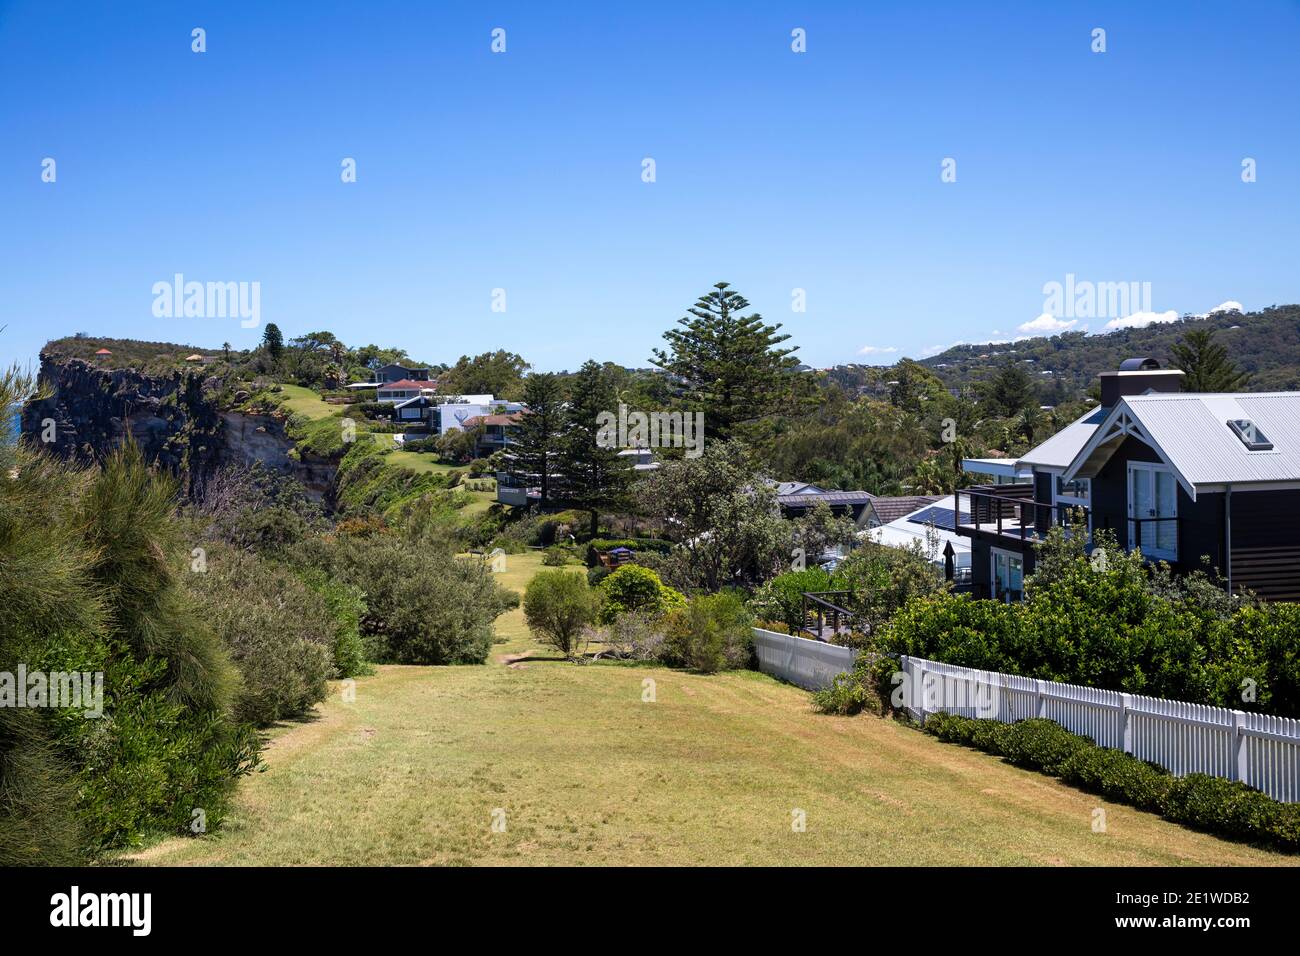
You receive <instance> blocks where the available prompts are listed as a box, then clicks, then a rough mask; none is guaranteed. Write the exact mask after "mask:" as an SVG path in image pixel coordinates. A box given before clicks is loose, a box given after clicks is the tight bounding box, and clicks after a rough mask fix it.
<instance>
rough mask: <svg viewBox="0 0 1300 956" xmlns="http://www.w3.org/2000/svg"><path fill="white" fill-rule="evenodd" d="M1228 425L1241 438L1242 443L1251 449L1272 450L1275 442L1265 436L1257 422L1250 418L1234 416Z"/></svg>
mask: <svg viewBox="0 0 1300 956" xmlns="http://www.w3.org/2000/svg"><path fill="white" fill-rule="evenodd" d="M1228 427H1229V428H1231V429H1232V433H1233V434H1234V435H1236V436H1237V437H1238V438H1239V439H1241V443H1242V444H1243V445H1245V446H1246V448H1247V450H1249V451H1272V450H1273V443H1272V442H1271V441H1269V440H1268V438H1266V437H1265V435H1264V433H1263V432H1262V431H1260V430H1259V429H1258V428H1257V427H1256V426H1255V423H1254V422H1252V421H1251V420H1250V419H1249V418H1234V419H1232V420H1231V421H1229V422H1228Z"/></svg>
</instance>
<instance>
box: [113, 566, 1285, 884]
mask: <svg viewBox="0 0 1300 956" xmlns="http://www.w3.org/2000/svg"><path fill="white" fill-rule="evenodd" d="M540 562H541V556H540V555H539V554H536V553H530V554H527V555H510V556H509V557H508V565H507V568H508V569H507V571H506V572H505V574H503V575H502V576H501V579H502V583H504V584H506V585H507V586H509V587H514V588H516V589H519V590H522V588H523V586H524V585H525V584H526V582H527V580H528V579H530V578H531V576H532V575H533V574H534V573H536V571H537V569H538V568H539V567H540V566H541V564H540ZM580 570H581V569H579V568H577V567H575V568H574V571H575V572H580ZM498 633H499V636H500V637H501V638H503V639H504V643H503V644H500V645H497V646H496V648H494V652H493V657H494V660H493V662H492V663H490V664H488V665H487V666H486V667H443V668H428V667H399V666H385V667H381V668H379V671H378V673H377V674H376V675H375V676H373V677H370V678H363V679H361V680H359V681H358V682H357V699H356V702H355V703H352V704H345V703H343V702H342V700H341V699H340V695H339V694H338V693H337V691H335V692H334V693H332V694H331V696H330V697H329V699H328V700H327V701H326V702H325V703H324V704H322V705H321V706H320V708H319V717H318V719H315V720H313V721H310V722H306V723H301V724H292V725H288V726H285V727H281V728H278V729H277V730H276V731H275V732H274V739H273V741H272V743H271V746H270V748H269V751H268V753H267V755H266V759H267V762H268V764H269V767H270V769H269V770H268V771H267V772H266V773H263V774H258V775H256V776H255V777H253V778H252V779H250V780H248V781H245V782H244V783H243V784H242V785H241V792H240V797H239V801H238V806H237V809H236V812H235V813H234V814H233V816H232V818H231V820H230V821H229V822H228V823H227V825H226V827H225V828H224V830H223V831H222V832H221V833H218V834H214V835H211V836H208V837H204V838H201V839H179V838H178V839H169V840H167V841H165V842H163V843H161V844H159V845H157V846H154V847H152V848H149V849H147V850H144V851H142V852H140V853H138V854H136V855H135V859H137V860H139V861H141V862H147V863H160V864H271V865H275V864H342V865H350V864H399V865H401V864H546V863H555V864H559V863H564V864H573V863H579V864H583V863H586V864H695V863H701V864H703V863H711V864H796V865H797V864H854V865H861V864H1031V865H1062V864H1114V865H1123V866H1138V865H1146V864H1181V863H1187V864H1193V863H1194V864H1204V865H1229V864H1268V863H1293V862H1294V859H1293V858H1289V857H1282V856H1278V855H1275V854H1271V853H1268V852H1265V851H1261V850H1257V849H1253V848H1251V847H1246V846H1242V845H1239V844H1234V843H1229V842H1226V841H1223V840H1219V839H1217V838H1215V837H1212V836H1208V835H1204V834H1199V833H1195V832H1192V831H1189V830H1186V829H1183V828H1181V827H1178V826H1175V825H1174V824H1170V823H1167V822H1165V821H1163V820H1160V819H1159V818H1157V817H1155V816H1153V815H1151V814H1146V813H1140V812H1138V811H1135V810H1132V809H1129V808H1126V807H1122V806H1116V805H1113V804H1108V803H1106V802H1105V801H1102V800H1100V799H1098V798H1096V797H1094V796H1091V795H1088V794H1085V793H1082V792H1080V791H1077V790H1074V789H1072V788H1070V787H1067V786H1064V785H1062V784H1060V783H1059V782H1057V781H1055V780H1052V779H1050V778H1048V777H1044V776H1042V775H1040V774H1036V773H1031V772H1028V771H1024V770H1019V769H1017V768H1014V767H1011V766H1009V765H1007V764H1004V763H1002V762H1001V761H999V760H997V759H996V758H994V757H990V756H988V755H985V754H981V753H977V752H974V751H970V750H966V749H964V748H960V747H955V746H952V745H949V744H943V743H940V742H938V741H936V740H934V739H933V738H931V737H928V736H926V735H924V734H921V733H918V732H916V731H914V730H910V729H908V728H906V727H904V726H902V725H899V724H897V723H894V722H892V721H887V720H880V719H878V718H873V717H851V718H841V717H824V716H819V715H817V714H814V713H813V712H812V711H811V709H810V707H809V700H808V695H807V694H806V693H804V692H802V691H800V690H798V689H796V688H793V687H790V686H787V685H784V684H780V683H778V682H776V681H774V680H772V679H770V678H768V677H765V676H763V675H760V674H755V673H751V672H742V673H730V674H722V675H716V676H701V675H695V674H687V673H681V672H677V671H670V670H666V669H662V668H656V667H645V666H639V665H636V666H627V665H618V664H594V665H585V666H583V665H574V664H568V663H563V662H559V661H554V660H548V659H546V658H548V657H550V655H549V654H547V653H546V652H542V651H539V650H537V649H536V647H535V646H534V644H533V642H532V640H531V637H530V636H529V635H528V632H527V630H526V628H525V627H524V624H523V614H522V611H519V610H516V611H512V612H510V613H508V614H506V615H503V616H502V618H501V619H500V620H499V621H498ZM507 654H508V655H511V656H513V655H518V654H524V655H527V656H526V657H525V659H524V660H522V661H518V662H516V663H514V664H512V665H509V666H507V665H506V664H504V663H502V662H501V658H502V657H503V656H504V655H507ZM647 679H650V680H653V681H654V682H655V690H656V701H655V702H653V703H646V702H643V701H642V694H643V687H644V684H643V682H644V681H645V680H647ZM1099 806H1100V807H1105V808H1106V813H1107V831H1106V832H1105V833H1094V832H1093V831H1092V818H1093V810H1094V808H1096V807H1099ZM497 809H502V810H504V811H505V820H506V831H505V832H504V833H500V832H493V831H492V828H491V823H492V820H493V811H494V810H497ZM795 809H801V810H803V811H805V812H806V814H807V830H806V832H802V833H796V832H793V831H792V829H791V820H792V811H793V810H795Z"/></svg>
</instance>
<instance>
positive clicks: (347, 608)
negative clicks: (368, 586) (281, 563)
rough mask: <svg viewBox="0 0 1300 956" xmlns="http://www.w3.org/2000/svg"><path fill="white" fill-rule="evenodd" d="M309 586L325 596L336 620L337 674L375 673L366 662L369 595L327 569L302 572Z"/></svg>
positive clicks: (334, 655) (334, 625)
mask: <svg viewBox="0 0 1300 956" xmlns="http://www.w3.org/2000/svg"><path fill="white" fill-rule="evenodd" d="M301 577H302V579H303V581H304V582H305V583H306V585H307V586H308V587H309V588H311V589H312V590H313V591H315V592H316V593H317V594H319V595H320V596H321V598H322V599H323V600H324V601H325V606H326V608H327V609H328V611H329V615H330V618H331V620H332V621H333V630H334V641H333V648H332V649H333V658H334V675H333V676H334V677H360V676H362V675H364V674H371V673H374V668H373V667H371V666H370V664H369V663H368V662H367V661H366V653H365V641H364V640H363V638H362V636H361V619H362V618H363V617H364V616H365V613H366V595H365V592H364V591H362V590H361V588H359V587H357V586H356V585H354V584H344V583H343V582H341V581H333V580H331V579H330V578H328V577H327V576H326V575H325V574H324V573H323V572H321V571H318V570H313V569H308V570H305V571H303V572H301Z"/></svg>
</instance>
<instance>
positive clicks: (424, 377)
mask: <svg viewBox="0 0 1300 956" xmlns="http://www.w3.org/2000/svg"><path fill="white" fill-rule="evenodd" d="M403 379H409V380H410V381H413V382H427V381H429V370H428V369H427V368H407V367H406V366H405V365H397V364H389V365H385V366H383V367H382V368H379V369H377V370H376V371H375V381H376V382H378V383H379V384H381V385H383V384H387V383H388V382H400V381H402V380H403Z"/></svg>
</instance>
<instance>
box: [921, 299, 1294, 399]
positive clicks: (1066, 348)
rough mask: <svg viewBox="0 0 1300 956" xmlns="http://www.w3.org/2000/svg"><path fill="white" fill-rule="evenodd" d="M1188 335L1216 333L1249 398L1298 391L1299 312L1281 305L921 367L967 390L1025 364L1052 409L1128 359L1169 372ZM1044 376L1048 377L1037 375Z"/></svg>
mask: <svg viewBox="0 0 1300 956" xmlns="http://www.w3.org/2000/svg"><path fill="white" fill-rule="evenodd" d="M1194 328H1210V329H1214V330H1215V340H1216V341H1218V342H1219V343H1221V344H1222V345H1224V346H1225V347H1226V348H1227V349H1228V353H1229V355H1231V357H1232V359H1233V361H1234V362H1236V363H1237V364H1238V365H1239V366H1241V367H1242V368H1244V369H1246V370H1247V371H1249V372H1251V373H1252V376H1253V377H1252V378H1251V381H1250V384H1249V386H1248V388H1249V389H1250V390H1251V391H1300V305H1280V306H1274V307H1272V308H1269V309H1265V310H1264V311H1262V312H1248V313H1244V314H1243V313H1239V312H1228V313H1218V314H1215V315H1212V316H1210V317H1209V318H1204V319H1193V318H1188V319H1183V320H1181V321H1178V322H1170V323H1166V324H1163V325H1149V326H1147V327H1146V328H1142V329H1123V330H1120V331H1117V332H1110V333H1107V334H1105V335H1089V334H1087V333H1085V332H1067V333H1064V334H1063V335H1054V336H1052V337H1051V338H1035V339H1023V340H1021V341H1019V342H1010V343H999V344H992V343H990V344H987V345H958V346H955V347H953V348H950V349H948V350H947V351H946V352H942V353H940V354H939V355H935V356H932V357H930V358H927V359H924V360H923V364H925V365H927V366H929V367H930V368H932V369H933V370H934V371H935V374H937V375H938V376H939V377H940V378H941V379H943V381H944V384H946V385H947V386H948V387H950V388H961V387H964V386H967V385H971V384H973V383H975V382H977V381H979V380H980V379H981V378H983V377H984V376H985V375H987V374H988V373H989V372H990V371H991V370H993V369H994V368H996V367H998V366H999V365H1001V364H1003V363H1004V362H1007V361H1009V360H1012V359H1014V360H1016V361H1028V360H1032V361H1030V362H1029V364H1030V365H1031V366H1032V367H1033V369H1034V371H1035V372H1036V373H1038V377H1039V379H1040V380H1041V381H1042V382H1043V383H1044V395H1045V398H1046V399H1047V400H1048V401H1049V403H1051V404H1056V403H1059V402H1061V401H1066V400H1068V399H1070V398H1077V397H1079V396H1080V395H1082V393H1083V392H1084V391H1086V390H1087V388H1088V387H1089V386H1091V385H1093V384H1094V383H1095V382H1096V381H1097V374H1098V373H1099V372H1104V371H1108V370H1111V369H1115V368H1118V367H1119V363H1120V362H1121V361H1123V360H1124V359H1126V358H1130V357H1133V356H1150V357H1151V358H1154V359H1156V360H1157V361H1159V362H1160V364H1161V366H1169V365H1171V360H1172V356H1173V352H1172V347H1173V345H1174V343H1176V342H1177V341H1178V340H1179V339H1180V338H1182V336H1183V335H1184V333H1186V332H1187V331H1188V330H1189V329H1194ZM1044 372H1050V373H1051V374H1050V375H1047V374H1042V373H1044Z"/></svg>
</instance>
